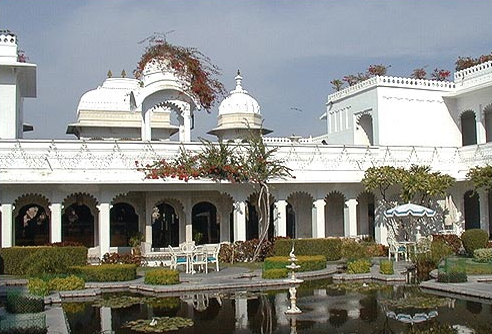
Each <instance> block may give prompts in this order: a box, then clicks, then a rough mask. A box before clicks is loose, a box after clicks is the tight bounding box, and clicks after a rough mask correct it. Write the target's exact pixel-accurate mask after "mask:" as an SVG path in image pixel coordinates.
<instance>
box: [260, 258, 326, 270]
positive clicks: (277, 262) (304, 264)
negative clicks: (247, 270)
mask: <svg viewBox="0 0 492 334" xmlns="http://www.w3.org/2000/svg"><path fill="white" fill-rule="evenodd" d="M290 263H291V262H290V261H289V258H288V257H286V256H273V257H267V258H266V259H265V262H263V271H268V270H272V269H286V266H288V265H290ZM296 264H297V265H298V266H300V267H299V268H298V269H297V270H296V271H314V270H321V269H326V259H325V257H324V256H323V255H314V256H298V257H297V262H296Z"/></svg>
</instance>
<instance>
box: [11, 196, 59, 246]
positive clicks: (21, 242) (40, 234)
mask: <svg viewBox="0 0 492 334" xmlns="http://www.w3.org/2000/svg"><path fill="white" fill-rule="evenodd" d="M49 230H50V222H49V217H48V215H47V214H46V210H45V209H44V208H43V207H42V206H41V205H38V204H35V203H31V204H27V205H24V206H23V207H22V208H21V209H20V210H19V214H18V215H17V216H16V217H15V245H16V246H40V245H45V244H47V243H49V241H50V237H49Z"/></svg>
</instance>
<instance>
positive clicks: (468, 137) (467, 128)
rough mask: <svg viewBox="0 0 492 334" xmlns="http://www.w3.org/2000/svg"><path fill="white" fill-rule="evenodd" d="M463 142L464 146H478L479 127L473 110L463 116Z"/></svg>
mask: <svg viewBox="0 0 492 334" xmlns="http://www.w3.org/2000/svg"><path fill="white" fill-rule="evenodd" d="M461 140H462V144H463V146H467V145H476V144H477V125H476V118H475V113H474V112H473V110H468V111H465V112H464V113H463V114H461Z"/></svg>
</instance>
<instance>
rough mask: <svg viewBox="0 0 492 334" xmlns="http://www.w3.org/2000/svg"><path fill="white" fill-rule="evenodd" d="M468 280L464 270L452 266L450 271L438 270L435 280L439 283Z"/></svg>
mask: <svg viewBox="0 0 492 334" xmlns="http://www.w3.org/2000/svg"><path fill="white" fill-rule="evenodd" d="M467 280H468V278H467V276H466V272H465V271H464V270H462V269H461V268H453V269H451V270H450V271H448V272H446V271H441V270H439V272H438V274H437V281H438V282H441V283H463V282H466V281H467Z"/></svg>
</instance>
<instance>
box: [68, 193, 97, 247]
mask: <svg viewBox="0 0 492 334" xmlns="http://www.w3.org/2000/svg"><path fill="white" fill-rule="evenodd" d="M94 217H95V215H93V214H92V210H91V208H90V207H89V206H88V205H86V204H84V203H83V201H82V202H74V203H72V204H71V205H69V206H68V207H67V206H65V211H64V212H63V214H62V241H64V242H80V243H82V244H83V245H84V246H86V247H89V248H90V247H94V244H95V241H94V239H95V236H94V230H95V219H94Z"/></svg>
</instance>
